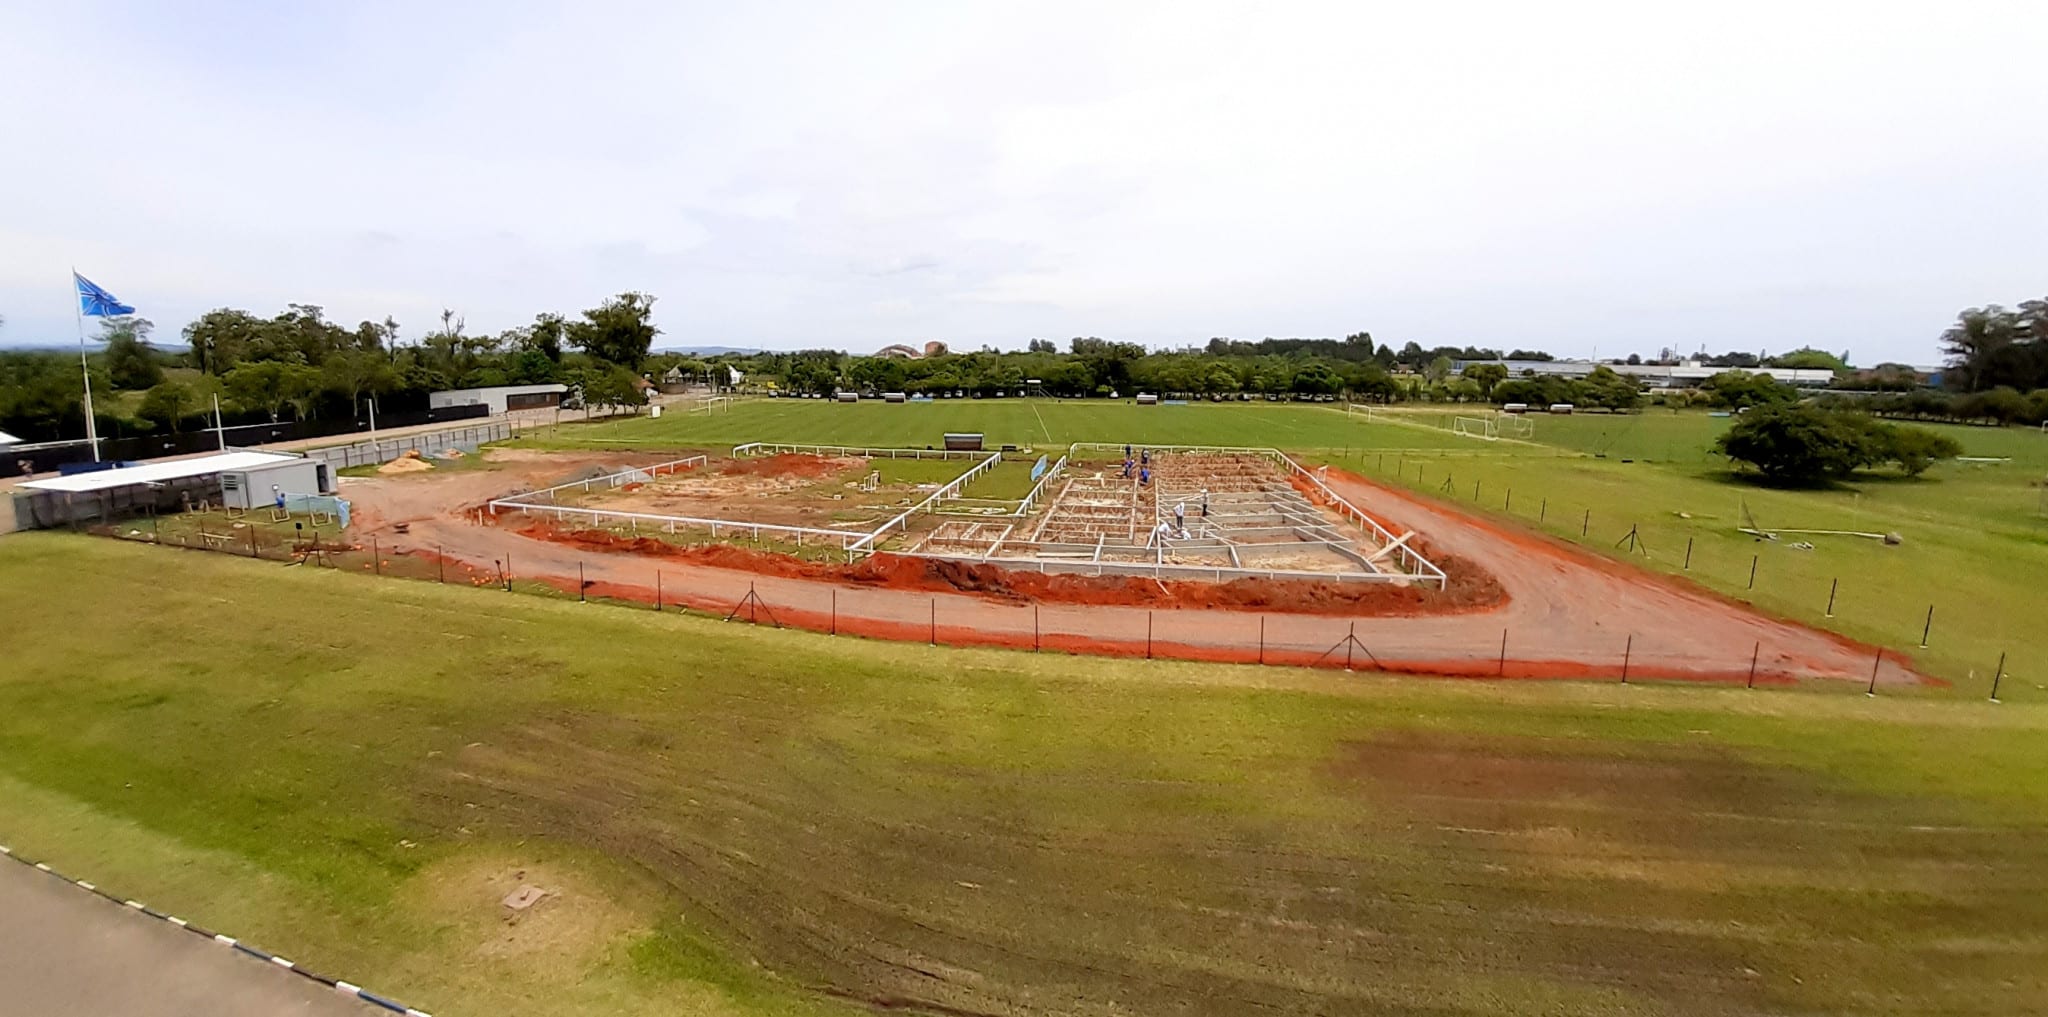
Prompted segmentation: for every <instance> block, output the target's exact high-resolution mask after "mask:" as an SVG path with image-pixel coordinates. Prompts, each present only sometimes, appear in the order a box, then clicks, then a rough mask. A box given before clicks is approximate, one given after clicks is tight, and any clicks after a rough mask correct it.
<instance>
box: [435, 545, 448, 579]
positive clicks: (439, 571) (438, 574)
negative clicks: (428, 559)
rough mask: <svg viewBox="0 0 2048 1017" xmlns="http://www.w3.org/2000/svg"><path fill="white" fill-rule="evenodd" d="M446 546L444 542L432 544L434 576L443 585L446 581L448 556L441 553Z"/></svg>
mask: <svg viewBox="0 0 2048 1017" xmlns="http://www.w3.org/2000/svg"><path fill="white" fill-rule="evenodd" d="M446 548H447V545H445V544H435V545H434V578H435V579H436V580H439V581H440V583H441V584H442V585H443V586H445V585H447V583H448V556H447V555H445V554H442V553H441V552H442V551H443V550H445V549H446Z"/></svg>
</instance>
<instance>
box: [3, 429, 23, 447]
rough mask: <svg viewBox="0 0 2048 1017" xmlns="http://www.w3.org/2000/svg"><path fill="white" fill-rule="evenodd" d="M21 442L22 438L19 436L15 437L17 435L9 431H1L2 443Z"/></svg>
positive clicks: (15, 443)
mask: <svg viewBox="0 0 2048 1017" xmlns="http://www.w3.org/2000/svg"><path fill="white" fill-rule="evenodd" d="M19 444H21V439H20V438H17V437H15V436H13V435H11V434H8V433H7V432H6V431H0V445H19Z"/></svg>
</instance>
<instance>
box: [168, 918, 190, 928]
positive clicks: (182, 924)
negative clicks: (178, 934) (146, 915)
mask: <svg viewBox="0 0 2048 1017" xmlns="http://www.w3.org/2000/svg"><path fill="white" fill-rule="evenodd" d="M164 921H167V922H169V923H171V924H172V925H175V926H177V927H178V928H181V929H182V928H184V927H185V926H186V925H187V924H189V923H188V922H186V921H185V920H184V919H183V918H179V917H178V916H176V915H165V916H164Z"/></svg>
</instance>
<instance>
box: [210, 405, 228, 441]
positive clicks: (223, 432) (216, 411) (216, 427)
mask: <svg viewBox="0 0 2048 1017" xmlns="http://www.w3.org/2000/svg"><path fill="white" fill-rule="evenodd" d="M213 437H214V440H215V441H218V442H220V450H221V451H222V452H226V451H227V450H228V429H227V428H225V427H222V426H221V422H220V393H218V392H215V393H214V394H213Z"/></svg>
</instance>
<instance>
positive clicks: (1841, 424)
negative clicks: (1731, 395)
mask: <svg viewBox="0 0 2048 1017" xmlns="http://www.w3.org/2000/svg"><path fill="white" fill-rule="evenodd" d="M1882 426H1883V425H1881V424H1878V423H1877V422H1875V421H1873V420H1871V419H1870V418H1868V417H1865V416H1862V415H1860V414H1854V413H1843V412H1839V411H1833V410H1824V409H1821V408H1819V407H1816V406H1805V405H1798V404H1793V405H1785V404H1780V405H1774V406H1759V407H1756V408H1754V409H1752V410H1750V411H1749V412H1748V413H1746V414H1744V415H1743V416H1742V419H1741V420H1739V421H1737V422H1736V424H1735V426H1734V427H1731V428H1729V429H1728V431H1727V433H1725V434H1723V435H1721V437H1720V438H1718V439H1716V440H1715V442H1714V447H1715V448H1716V449H1718V450H1720V452H1721V453H1722V454H1723V455H1726V456H1727V457H1728V458H1730V459H1733V460H1735V461H1736V462H1740V463H1747V464H1748V465H1750V466H1752V467H1755V468H1756V470H1757V471H1758V472H1759V473H1762V474H1763V475H1764V476H1766V477H1769V478H1770V479H1772V480H1775V481H1779V482H1781V483H1792V484H1811V483H1815V482H1818V481H1821V480H1826V479H1828V478H1830V477H1840V476H1847V475H1848V474H1850V473H1852V472H1854V471H1856V470H1858V469H1860V468H1862V467H1865V466H1870V465H1872V464H1875V463H1879V462H1882V461H1884V460H1885V458H1886V456H1887V453H1888V452H1889V445H1888V443H1887V441H1886V440H1885V438H1884V436H1883V435H1882V434H1881V433H1880V431H1879V428H1881V427H1882Z"/></svg>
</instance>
